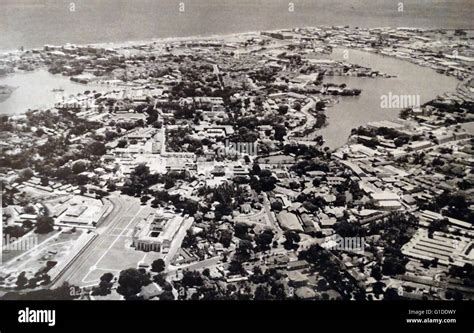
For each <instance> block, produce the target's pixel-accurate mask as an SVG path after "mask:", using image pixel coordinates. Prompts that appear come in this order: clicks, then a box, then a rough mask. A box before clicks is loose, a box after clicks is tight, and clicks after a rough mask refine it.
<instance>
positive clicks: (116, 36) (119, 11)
mask: <svg viewBox="0 0 474 333" xmlns="http://www.w3.org/2000/svg"><path fill="white" fill-rule="evenodd" d="M181 2H183V3H184V4H185V11H184V12H180V11H179V10H178V8H179V4H180V3H181ZM292 2H293V3H294V8H295V10H294V12H290V11H289V10H288V4H289V1H288V0H285V1H283V0H275V1H272V0H244V1H239V2H238V3H235V2H234V1H233V0H194V1H183V0H166V1H162V0H134V1H126V0H76V1H73V2H71V1H65V0H59V1H54V0H2V2H1V3H0V30H1V31H2V34H1V35H0V50H12V49H16V48H18V47H20V46H23V47H25V48H33V47H41V46H43V45H44V44H65V43H77V44H88V43H102V42H122V41H129V40H146V39H152V38H163V37H185V36H195V35H212V34H228V33H236V32H246V31H253V30H265V29H278V28H292V27H303V26H317V25H349V26H360V27H377V26H391V27H400V26H412V27H422V28H446V29H455V28H460V29H461V28H462V29H472V28H474V24H473V22H474V17H473V14H472V11H470V10H466V9H468V7H469V6H472V4H471V3H470V1H469V0H454V1H453V0H450V1H446V0H421V1H420V0H407V1H403V4H404V11H403V12H398V11H397V6H398V3H399V1H395V0H371V1H368V0H358V1H351V2H348V1H344V0H318V1H317V2H315V1H314V0H294V1H292ZM71 3H74V6H75V11H74V12H71V11H70V5H71Z"/></svg>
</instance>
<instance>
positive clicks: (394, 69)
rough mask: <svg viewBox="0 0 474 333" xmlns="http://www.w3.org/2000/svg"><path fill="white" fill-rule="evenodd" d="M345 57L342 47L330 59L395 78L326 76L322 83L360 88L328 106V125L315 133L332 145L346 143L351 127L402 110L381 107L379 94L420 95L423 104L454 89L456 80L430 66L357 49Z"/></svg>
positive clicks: (387, 118)
mask: <svg viewBox="0 0 474 333" xmlns="http://www.w3.org/2000/svg"><path fill="white" fill-rule="evenodd" d="M348 56H349V57H348V59H345V58H344V50H343V49H335V50H334V51H333V53H332V55H331V58H332V59H335V60H344V61H347V62H350V63H354V64H358V65H362V66H366V67H370V68H372V69H374V70H378V71H380V72H383V73H387V74H390V75H395V76H396V77H393V78H382V77H377V78H364V77H346V76H342V77H341V76H337V77H325V80H324V82H325V83H335V84H341V83H345V84H347V86H348V87H350V88H360V89H362V93H361V94H360V95H359V96H357V97H338V99H339V103H337V104H335V105H334V106H332V107H329V108H328V109H327V112H326V115H327V116H328V122H329V125H328V126H327V127H325V128H323V129H321V130H320V131H318V133H320V134H322V135H323V137H324V139H325V140H326V145H327V146H329V147H331V148H336V147H340V146H342V145H343V144H344V143H346V141H347V138H348V136H349V135H350V133H351V130H352V129H353V128H356V127H359V126H362V125H365V124H367V123H368V122H371V121H380V120H390V119H396V118H398V115H399V113H400V110H401V109H400V108H382V107H381V96H389V95H390V94H391V95H392V96H394V95H397V96H401V95H405V96H419V98H420V102H421V104H423V103H426V102H428V101H430V100H432V99H434V98H435V97H436V96H438V95H442V94H443V93H445V92H449V91H455V90H456V86H457V84H458V82H459V81H458V80H457V79H455V78H453V77H448V76H445V75H442V74H439V73H437V72H436V71H434V70H432V69H431V68H427V67H421V66H418V65H415V64H412V63H410V62H408V61H404V60H400V59H396V58H392V57H388V56H383V55H379V54H374V53H369V52H365V51H360V50H349V53H348Z"/></svg>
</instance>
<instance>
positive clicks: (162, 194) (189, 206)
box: [151, 191, 199, 216]
mask: <svg viewBox="0 0 474 333" xmlns="http://www.w3.org/2000/svg"><path fill="white" fill-rule="evenodd" d="M153 195H154V197H155V199H154V200H153V201H152V202H151V204H152V206H153V207H158V205H168V203H169V202H171V203H172V204H173V205H174V207H175V208H176V209H177V210H180V211H182V212H183V214H188V215H190V216H193V215H194V214H196V213H197V211H198V209H199V204H198V203H197V202H196V201H194V200H192V199H189V198H183V197H181V196H180V195H178V194H175V195H171V194H169V193H168V192H167V191H155V192H154V193H153Z"/></svg>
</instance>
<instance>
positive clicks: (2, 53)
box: [0, 25, 474, 57]
mask: <svg viewBox="0 0 474 333" xmlns="http://www.w3.org/2000/svg"><path fill="white" fill-rule="evenodd" d="M325 27H329V26H326V25H317V26H304V27H299V26H294V27H287V28H276V29H263V30H249V31H241V32H231V33H224V34H210V35H190V36H181V37H179V36H170V37H157V38H151V39H131V40H124V41H114V42H93V43H65V44H59V45H53V44H43V45H42V46H41V47H31V48H24V50H18V49H16V50H1V49H0V57H2V56H7V55H11V54H21V53H24V52H28V51H41V50H43V49H44V46H45V45H51V46H57V47H64V46H66V45H75V46H78V47H88V46H91V47H102V48H111V49H116V48H125V47H133V46H138V45H141V44H153V43H172V42H185V41H196V40H205V39H219V38H222V39H225V38H239V37H243V36H245V35H258V34H260V33H261V32H264V31H268V32H278V31H285V30H293V29H315V28H325ZM375 28H382V29H400V28H404V27H390V26H386V27H372V28H363V29H375ZM410 28H413V29H420V30H423V31H434V30H442V31H454V30H456V29H454V28H423V27H415V26H410ZM460 29H462V30H464V31H474V28H460Z"/></svg>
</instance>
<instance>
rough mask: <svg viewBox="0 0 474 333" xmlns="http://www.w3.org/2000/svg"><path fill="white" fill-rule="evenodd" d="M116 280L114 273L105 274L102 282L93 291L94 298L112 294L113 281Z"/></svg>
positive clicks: (101, 279)
mask: <svg viewBox="0 0 474 333" xmlns="http://www.w3.org/2000/svg"><path fill="white" fill-rule="evenodd" d="M113 279H114V275H113V274H112V273H105V274H103V275H102V276H101V277H100V282H99V285H98V286H97V287H94V288H93V289H92V295H93V296H106V295H109V294H110V293H111V289H112V286H113V282H112V280H113Z"/></svg>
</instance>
